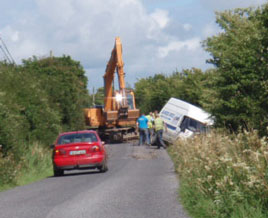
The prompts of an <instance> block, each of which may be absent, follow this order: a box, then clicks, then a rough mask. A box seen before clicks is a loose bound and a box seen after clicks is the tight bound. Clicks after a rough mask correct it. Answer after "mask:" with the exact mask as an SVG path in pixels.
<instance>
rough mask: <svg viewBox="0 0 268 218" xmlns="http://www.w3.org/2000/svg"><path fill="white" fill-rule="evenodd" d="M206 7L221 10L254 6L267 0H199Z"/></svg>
mask: <svg viewBox="0 0 268 218" xmlns="http://www.w3.org/2000/svg"><path fill="white" fill-rule="evenodd" d="M200 2H201V4H203V5H204V6H205V7H207V8H211V9H213V10H217V11H221V10H226V9H233V8H245V7H254V6H259V5H261V4H264V3H267V0H216V1H215V0H200Z"/></svg>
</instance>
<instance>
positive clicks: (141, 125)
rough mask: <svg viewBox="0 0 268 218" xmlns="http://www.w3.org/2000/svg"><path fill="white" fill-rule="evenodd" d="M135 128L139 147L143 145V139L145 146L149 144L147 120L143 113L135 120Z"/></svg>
mask: <svg viewBox="0 0 268 218" xmlns="http://www.w3.org/2000/svg"><path fill="white" fill-rule="evenodd" d="M136 125H137V128H138V129H139V134H140V138H139V145H142V144H143V141H144V138H145V139H146V144H148V145H149V144H150V142H149V138H148V119H147V118H146V117H145V115H144V113H143V114H142V115H141V116H140V117H139V118H138V120H137V123H136Z"/></svg>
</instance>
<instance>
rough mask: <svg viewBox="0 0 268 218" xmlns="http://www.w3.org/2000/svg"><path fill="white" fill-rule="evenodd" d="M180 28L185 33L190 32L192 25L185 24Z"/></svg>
mask: <svg viewBox="0 0 268 218" xmlns="http://www.w3.org/2000/svg"><path fill="white" fill-rule="evenodd" d="M182 26H183V29H184V30H185V31H190V30H191V29H192V25H191V24H189V23H185V24H183V25H182Z"/></svg>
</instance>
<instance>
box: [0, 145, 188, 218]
mask: <svg viewBox="0 0 268 218" xmlns="http://www.w3.org/2000/svg"><path fill="white" fill-rule="evenodd" d="M107 150H108V152H109V160H108V167H109V171H108V172H106V173H98V172H97V171H94V170H91V171H90V170H89V171H69V172H66V173H65V175H64V176H62V177H50V178H47V179H44V180H42V181H40V182H36V183H33V184H30V185H27V186H22V187H17V188H15V189H12V190H9V191H5V192H1V193H0V217H1V218H17V217H18V218H41V217H42V218H44V217H45V218H60V217H64V218H106V217H107V218H151V217H152V218H186V217H188V216H187V215H186V213H185V212H184V211H183V209H182V206H181V205H180V204H179V203H178V195H177V188H178V181H177V178H176V175H175V174H174V169H173V164H172V162H171V160H170V158H169V156H168V154H167V153H166V151H165V150H162V149H161V150H157V149H155V148H149V147H145V146H136V145H133V144H131V143H129V144H111V145H107Z"/></svg>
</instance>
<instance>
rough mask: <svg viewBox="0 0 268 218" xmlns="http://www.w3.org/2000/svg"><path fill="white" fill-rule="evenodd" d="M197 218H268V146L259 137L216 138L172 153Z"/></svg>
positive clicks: (188, 205)
mask: <svg viewBox="0 0 268 218" xmlns="http://www.w3.org/2000/svg"><path fill="white" fill-rule="evenodd" d="M169 153H170V155H171V157H172V159H173V161H174V163H175V169H176V172H177V173H178V174H179V177H180V196H181V201H182V203H183V204H184V207H185V208H186V209H187V210H188V211H189V214H191V215H192V216H193V217H200V218H201V217H202V218H203V217H206V218H209V217H211V218H212V217H213V218H217V217H226V218H227V217H228V218H230V217H233V218H238V217H239V218H246V217H254V218H260V217H268V167H267V166H268V142H267V139H265V138H262V139H260V138H259V137H258V134H257V133H256V132H244V133H240V134H238V135H227V134H223V133H215V132H214V133H211V134H209V135H206V136H205V135H203V136H198V137H195V138H192V139H189V140H181V141H178V142H177V143H176V144H175V145H172V146H171V147H170V148H169Z"/></svg>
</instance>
